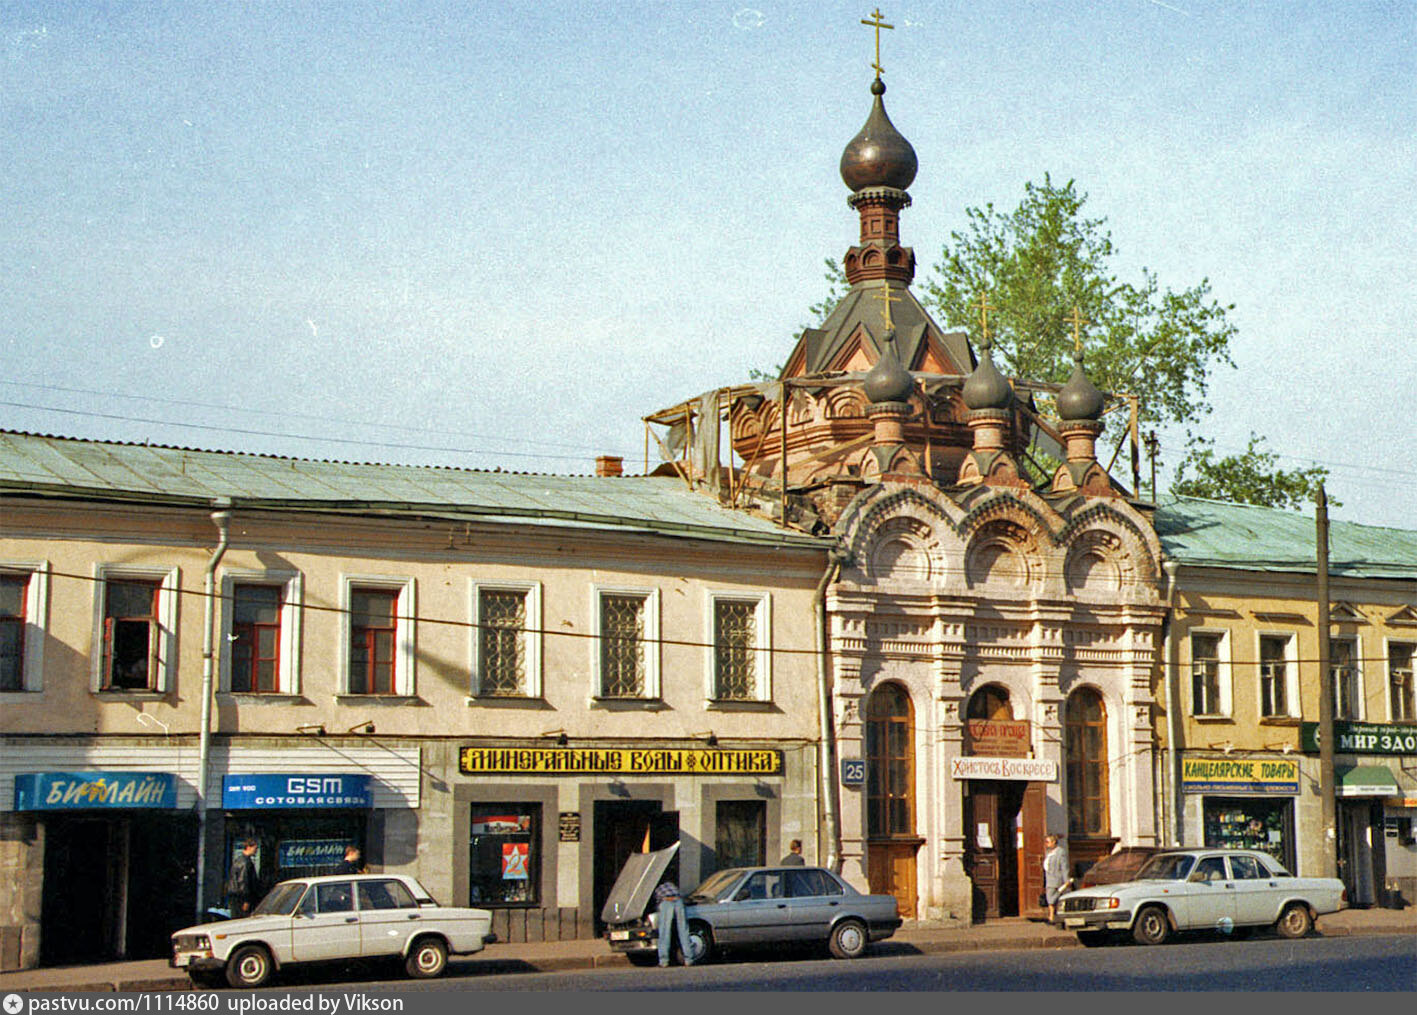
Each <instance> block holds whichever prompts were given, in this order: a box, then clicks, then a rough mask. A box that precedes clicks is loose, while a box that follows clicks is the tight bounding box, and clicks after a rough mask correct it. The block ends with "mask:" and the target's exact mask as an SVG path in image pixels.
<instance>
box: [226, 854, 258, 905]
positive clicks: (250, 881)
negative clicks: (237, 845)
mask: <svg viewBox="0 0 1417 1015" xmlns="http://www.w3.org/2000/svg"><path fill="white" fill-rule="evenodd" d="M255 856H256V840H255V839H247V840H246V841H244V842H243V843H241V852H240V853H237V854H236V859H235V860H233V861H232V862H231V873H229V874H228V875H227V876H226V905H227V907H228V908H229V909H230V910H231V918H232V919H233V920H235V919H239V918H240V917H243V916H250V915H251V909H252V907H254V906H255V905H256V903H258V902H260V901H261V877H260V873H259V872H258V871H257V870H256V859H255Z"/></svg>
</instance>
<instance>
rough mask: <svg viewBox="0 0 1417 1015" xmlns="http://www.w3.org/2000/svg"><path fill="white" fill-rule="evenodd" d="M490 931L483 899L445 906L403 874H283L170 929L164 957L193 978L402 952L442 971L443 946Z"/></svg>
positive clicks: (482, 940)
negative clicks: (250, 905) (224, 907)
mask: <svg viewBox="0 0 1417 1015" xmlns="http://www.w3.org/2000/svg"><path fill="white" fill-rule="evenodd" d="M494 940H496V935H494V934H493V933H492V914H491V913H489V912H488V911H487V910H485V909H458V908H453V907H444V906H440V905H438V904H437V903H436V902H434V901H433V897H432V896H431V895H429V894H428V892H427V890H426V889H424V887H423V886H422V885H420V884H419V883H418V881H417V880H415V879H414V878H411V877H407V876H405V875H401V874H351V875H332V876H328V877H318V878H300V879H298V880H294V881H282V882H281V883H280V884H278V885H276V886H275V887H274V888H272V889H271V890H270V892H269V893H267V895H266V897H265V898H264V899H262V900H261V902H260V904H259V905H257V906H256V908H255V909H253V910H252V911H251V915H250V916H246V917H242V918H241V919H238V920H223V921H219V922H217V923H204V924H201V925H199V926H196V927H187V928H185V929H183V930H179V931H178V932H177V933H176V934H173V935H172V959H171V961H170V965H172V966H173V967H175V968H177V969H185V970H187V975H188V976H190V977H191V978H192V981H193V982H194V983H200V984H202V985H204V986H215V985H216V984H217V983H219V982H220V980H221V978H222V977H225V979H226V982H227V983H228V984H230V985H231V986H233V987H259V986H261V985H262V984H264V983H266V982H267V981H268V980H269V979H270V978H271V976H272V975H273V974H274V973H275V972H276V971H277V970H278V969H280V968H281V967H283V966H286V965H290V964H292V963H297V962H332V961H340V960H344V961H348V960H351V959H369V960H385V959H389V958H402V959H403V960H404V968H405V969H406V970H407V971H408V975H409V976H413V977H418V978H431V977H435V976H441V975H442V973H443V971H444V970H445V969H446V968H447V965H448V955H449V954H450V953H453V954H459V955H463V954H468V953H470V952H476V951H481V950H482V948H483V947H484V946H485V945H487V944H490V943H491V942H492V941H494Z"/></svg>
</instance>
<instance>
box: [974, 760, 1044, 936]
mask: <svg viewBox="0 0 1417 1015" xmlns="http://www.w3.org/2000/svg"><path fill="white" fill-rule="evenodd" d="M963 785H964V808H963V814H964V831H965V846H964V864H965V870H967V871H968V872H969V877H970V880H971V881H972V882H973V886H974V887H973V906H972V913H971V916H972V918H973V919H974V920H975V921H980V920H994V919H998V918H999V917H1002V916H1025V915H1029V914H1033V913H1036V912H1038V896H1039V894H1040V893H1041V892H1042V891H1043V853H1044V849H1043V835H1044V822H1045V818H1046V811H1045V808H1046V796H1045V791H1044V788H1043V785H1044V784H1043V783H1041V782H1012V781H1004V780H1000V781H990V780H968V781H966V782H965V783H964V784H963Z"/></svg>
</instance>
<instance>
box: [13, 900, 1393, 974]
mask: <svg viewBox="0 0 1417 1015" xmlns="http://www.w3.org/2000/svg"><path fill="white" fill-rule="evenodd" d="M1318 933H1319V935H1320V936H1322V937H1344V936H1347V935H1350V934H1370V935H1371V934H1417V908H1409V909H1405V910H1400V911H1399V910H1392V909H1348V910H1344V911H1343V912H1341V913H1332V914H1330V915H1328V916H1324V917H1320V918H1319V922H1318ZM1076 947H1080V946H1079V945H1078V942H1077V938H1076V937H1075V936H1074V935H1073V934H1072V933H1070V932H1064V931H1062V930H1059V929H1057V928H1055V927H1050V926H1048V925H1047V924H1045V923H1038V922H1034V921H1031V920H1024V919H1005V920H996V921H993V922H991V923H985V924H978V925H976V926H972V927H960V926H954V925H948V924H943V923H926V922H917V921H913V920H912V921H908V922H907V923H906V925H905V926H904V927H902V928H901V929H900V930H899V931H897V932H896V934H895V936H894V937H892V938H891V939H889V940H888V941H881V942H877V943H876V944H874V945H872V946H871V952H870V954H872V955H942V954H945V953H948V952H963V951H1006V950H1013V949H1021V948H1076ZM450 965H451V969H450V972H451V974H452V975H453V976H455V977H456V976H478V975H491V974H499V973H538V972H559V971H562V970H567V969H591V968H601V967H605V966H628V965H629V960H627V959H626V958H625V957H624V956H623V955H617V954H614V953H612V952H611V951H610V949H609V947H608V946H607V945H606V943H605V942H604V941H599V940H582V941H545V942H535V943H528V944H494V945H490V946H489V947H488V948H487V949H486V950H485V951H482V952H479V953H478V954H477V955H476V956H473V957H470V958H467V959H457V958H455V959H454V960H453V962H452V963H451V964H450ZM315 985H316V984H315V983H313V982H308V981H305V982H301V983H300V984H299V986H301V987H306V986H315ZM190 988H191V983H190V982H189V981H188V979H187V977H186V975H185V974H181V973H178V972H177V971H176V970H174V969H171V968H170V967H169V966H168V965H167V960H166V959H147V960H143V961H137V962H109V963H104V964H101V965H89V966H63V967H56V968H50V969H26V970H22V971H20V972H12V973H0V994H5V993H9V992H12V991H36V990H38V991H81V990H82V991H92V990H102V991H114V990H143V991H152V990H188V989H190Z"/></svg>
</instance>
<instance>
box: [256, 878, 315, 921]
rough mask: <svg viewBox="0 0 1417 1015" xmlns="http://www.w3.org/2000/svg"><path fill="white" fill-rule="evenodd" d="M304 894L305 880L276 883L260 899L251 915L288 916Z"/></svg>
mask: <svg viewBox="0 0 1417 1015" xmlns="http://www.w3.org/2000/svg"><path fill="white" fill-rule="evenodd" d="M304 894H305V882H303V881H285V882H282V883H281V884H278V885H276V886H275V887H274V888H272V889H271V890H270V891H269V892H267V893H266V897H265V898H264V899H262V900H261V901H260V903H259V904H258V905H257V906H256V908H255V909H253V910H251V915H252V916H289V915H290V914H291V913H293V912H295V904H296V903H297V902H299V901H300V896H302V895H304Z"/></svg>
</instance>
